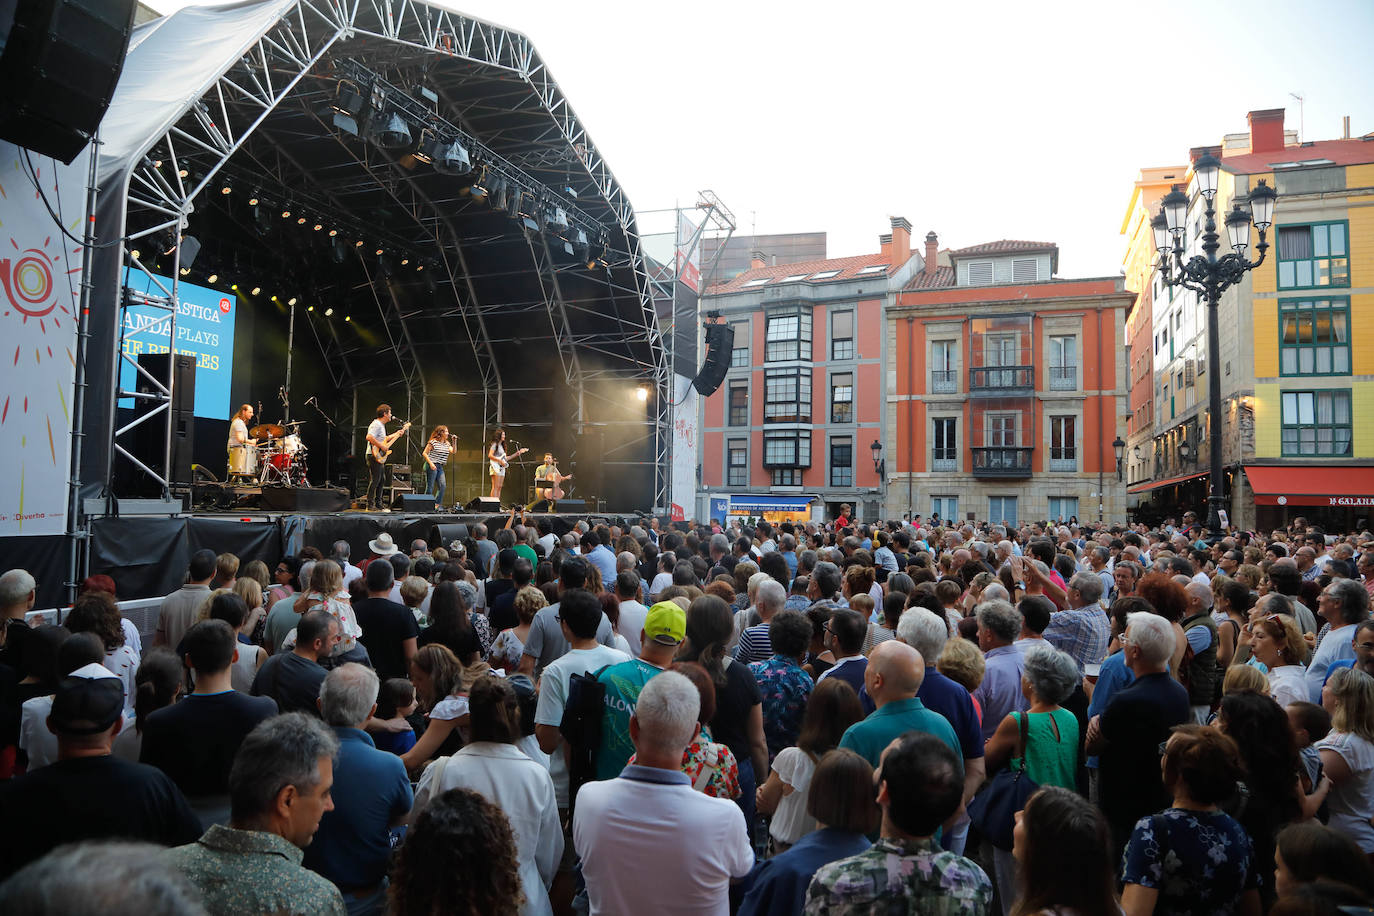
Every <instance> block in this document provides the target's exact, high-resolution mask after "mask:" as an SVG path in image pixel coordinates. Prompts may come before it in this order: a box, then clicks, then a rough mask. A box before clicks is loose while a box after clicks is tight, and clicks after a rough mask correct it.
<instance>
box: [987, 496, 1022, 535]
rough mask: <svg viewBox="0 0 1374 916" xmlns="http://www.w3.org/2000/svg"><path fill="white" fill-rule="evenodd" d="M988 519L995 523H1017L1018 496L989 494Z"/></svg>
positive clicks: (1007, 524)
mask: <svg viewBox="0 0 1374 916" xmlns="http://www.w3.org/2000/svg"><path fill="white" fill-rule="evenodd" d="M988 521H990V522H992V523H993V524H994V525H1006V526H1008V527H1010V526H1012V525H1015V524H1016V497H1015V496H989V497H988Z"/></svg>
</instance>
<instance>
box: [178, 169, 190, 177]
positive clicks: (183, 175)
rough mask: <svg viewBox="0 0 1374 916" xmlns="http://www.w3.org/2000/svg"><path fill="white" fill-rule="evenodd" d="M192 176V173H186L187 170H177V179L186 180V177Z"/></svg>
mask: <svg viewBox="0 0 1374 916" xmlns="http://www.w3.org/2000/svg"><path fill="white" fill-rule="evenodd" d="M190 174H191V173H190V172H188V171H186V170H185V169H177V177H178V178H185V177H187V176H188V175H190Z"/></svg>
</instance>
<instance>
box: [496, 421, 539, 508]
mask: <svg viewBox="0 0 1374 916" xmlns="http://www.w3.org/2000/svg"><path fill="white" fill-rule="evenodd" d="M528 451H529V449H527V448H522V449H520V450H519V451H518V452H512V453H510V454H506V431H505V430H503V429H498V430H497V431H496V432H494V433H492V434H491V441H490V442H488V443H487V463H488V464H489V465H490V466H491V467H490V471H491V498H492V499H496V500H499V499H500V498H501V485H502V484H504V483H505V482H506V468H508V467H510V459H512V458H518V457H520V456H521V455H523V454H525V452H528Z"/></svg>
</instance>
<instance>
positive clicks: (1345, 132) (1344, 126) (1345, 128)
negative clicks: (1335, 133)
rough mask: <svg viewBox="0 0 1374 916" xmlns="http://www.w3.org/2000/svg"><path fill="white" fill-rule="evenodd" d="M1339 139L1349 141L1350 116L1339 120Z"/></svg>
mask: <svg viewBox="0 0 1374 916" xmlns="http://www.w3.org/2000/svg"><path fill="white" fill-rule="evenodd" d="M1341 139H1342V140H1349V139H1350V115H1346V116H1345V117H1343V118H1341Z"/></svg>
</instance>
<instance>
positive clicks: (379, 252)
mask: <svg viewBox="0 0 1374 916" xmlns="http://www.w3.org/2000/svg"><path fill="white" fill-rule="evenodd" d="M381 253H382V249H380V248H378V249H377V255H378V256H379V257H380V256H381Z"/></svg>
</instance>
